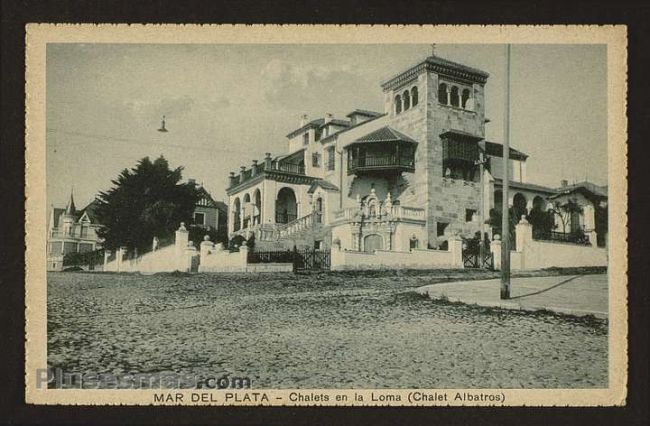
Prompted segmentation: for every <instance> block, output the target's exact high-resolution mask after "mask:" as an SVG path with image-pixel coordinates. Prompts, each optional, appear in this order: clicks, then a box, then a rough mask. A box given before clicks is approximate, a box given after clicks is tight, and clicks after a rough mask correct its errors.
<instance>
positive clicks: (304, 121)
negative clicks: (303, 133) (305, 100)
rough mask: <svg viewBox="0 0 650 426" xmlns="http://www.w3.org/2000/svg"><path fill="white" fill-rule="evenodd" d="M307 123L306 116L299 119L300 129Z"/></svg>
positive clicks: (307, 118) (307, 117)
mask: <svg viewBox="0 0 650 426" xmlns="http://www.w3.org/2000/svg"><path fill="white" fill-rule="evenodd" d="M307 121H309V116H308V115H307V114H303V115H302V117H300V127H302V126H304V125H305V124H307Z"/></svg>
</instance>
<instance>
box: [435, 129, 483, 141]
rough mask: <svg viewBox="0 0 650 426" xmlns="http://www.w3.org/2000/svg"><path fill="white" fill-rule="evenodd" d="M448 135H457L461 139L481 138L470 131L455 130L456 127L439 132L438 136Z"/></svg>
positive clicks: (477, 139) (478, 139)
mask: <svg viewBox="0 0 650 426" xmlns="http://www.w3.org/2000/svg"><path fill="white" fill-rule="evenodd" d="M448 135H452V136H457V137H460V138H462V139H472V140H474V141H480V140H483V137H482V136H477V135H474V134H472V133H469V132H464V131H462V130H456V129H449V130H445V131H444V132H442V133H440V136H443V137H444V136H448Z"/></svg>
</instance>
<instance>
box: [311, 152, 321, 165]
mask: <svg viewBox="0 0 650 426" xmlns="http://www.w3.org/2000/svg"><path fill="white" fill-rule="evenodd" d="M311 165H312V166H313V167H320V154H319V153H317V152H314V153H313V154H312V155H311Z"/></svg>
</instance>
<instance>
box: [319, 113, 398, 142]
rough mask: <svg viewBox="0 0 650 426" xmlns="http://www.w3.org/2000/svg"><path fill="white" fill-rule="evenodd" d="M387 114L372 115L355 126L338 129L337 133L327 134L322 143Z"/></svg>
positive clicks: (321, 140)
mask: <svg viewBox="0 0 650 426" xmlns="http://www.w3.org/2000/svg"><path fill="white" fill-rule="evenodd" d="M385 115H386V114H381V115H378V116H376V117H372V118H370V119H368V120H366V121H362V122H361V123H357V124H355V125H354V126H350V127H348V128H346V129H341V130H339V131H337V132H335V133H332V134H331V135H327V136H325V137H324V138H321V139H320V141H319V142H321V143H323V142H329V141H331V140H332V139H334V138H336V137H337V136H338V135H340V134H342V133H345V132H347V131H348V130H352V129H356V128H357V127H359V126H363V125H364V124H368V123H370V122H371V121H373V120H376V119H378V118H380V117H383V116H385Z"/></svg>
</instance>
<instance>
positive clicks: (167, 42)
mask: <svg viewBox="0 0 650 426" xmlns="http://www.w3.org/2000/svg"><path fill="white" fill-rule="evenodd" d="M171 27H173V26H171ZM31 29H32V35H33V40H34V44H33V46H35V47H33V50H32V56H31V57H30V56H29V51H28V58H27V59H28V61H27V62H28V74H27V77H28V79H27V84H28V92H27V95H28V99H30V101H31V102H33V103H32V104H30V105H33V108H31V109H29V108H28V123H27V124H28V138H30V139H28V147H27V166H28V173H27V179H28V182H31V183H32V186H31V187H30V186H29V185H28V190H31V191H32V192H31V195H30V192H29V191H28V195H27V218H28V223H29V228H28V242H27V255H28V269H27V276H28V282H27V311H28V347H27V352H28V353H27V355H28V360H27V365H26V374H27V378H28V380H27V389H26V392H27V397H28V399H31V401H32V402H35V403H50V404H52V403H56V404H70V403H93V402H92V401H93V398H98V400H97V401H99V398H100V396H99V395H106V396H105V397H102V402H101V403H106V401H111V402H109V403H115V404H158V405H163V404H187V405H201V404H215V405H356V406H364V405H396V406H399V405H407V406H418V405H424V406H433V405H440V406H445V405H555V404H559V403H562V404H564V405H567V404H568V405H620V404H623V403H624V398H625V377H626V364H625V358H624V356H625V355H624V354H625V345H626V341H625V329H626V313H625V312H626V311H625V310H626V285H627V282H626V276H625V272H624V271H625V267H626V257H625V254H624V252H623V251H624V250H625V248H626V228H625V221H626V219H625V211H626V200H625V190H626V189H625V188H626V187H625V168H626V163H625V161H626V160H625V143H626V140H625V115H624V112H621V111H622V105H623V103H624V99H625V98H624V97H625V31H624V30H623V29H621V28H620V27H601V28H600V29H598V28H590V27H580V28H574V29H573V30H572V29H571V28H570V27H562V28H558V29H556V30H555V31H554V29H553V27H547V28H546V29H545V30H543V31H542V30H540V31H537V30H536V28H535V27H527V28H526V27H519V28H517V29H512V28H511V30H512V31H513V33H512V34H511V33H509V32H508V31H497V28H494V29H493V30H494V31H491V30H490V27H464V28H457V29H456V30H455V31H456V32H455V33H453V34H456V36H453V35H450V33H448V32H445V31H447V30H448V29H447V30H445V31H441V30H440V29H437V28H436V27H429V28H427V27H418V28H413V29H411V30H412V31H413V36H411V37H409V38H406V37H402V35H403V34H402V31H409V30H410V29H409V28H408V26H407V27H402V28H401V29H400V28H391V29H389V28H382V27H373V28H365V29H364V31H365V32H363V31H361V29H358V31H359V32H358V33H355V32H354V31H353V30H352V29H350V32H349V34H350V35H349V36H346V34H347V33H346V31H345V30H346V27H345V26H343V27H338V28H329V30H330V32H329V33H328V31H327V30H328V27H324V28H321V29H319V30H318V31H315V29H314V30H312V31H311V32H310V30H309V26H306V27H299V28H294V30H295V31H294V32H293V33H292V36H291V37H293V38H290V37H289V36H288V35H287V34H288V33H287V32H285V31H279V30H277V28H276V30H277V31H278V36H277V38H275V39H274V40H273V41H272V42H270V41H269V42H265V41H264V40H265V37H266V38H269V33H272V32H273V31H274V29H273V28H272V27H268V28H267V27H258V28H254V27H248V28H247V27H239V28H237V27H230V28H219V27H218V26H215V27H213V28H212V29H210V27H204V28H201V29H200V30H199V29H197V33H199V34H200V36H198V37H194V38H193V37H192V32H191V28H183V29H178V28H177V30H178V31H179V32H178V33H177V37H173V36H172V35H171V34H176V33H172V32H171V31H172V30H174V28H168V29H169V32H167V33H165V31H164V29H163V28H153V29H152V28H148V29H147V28H146V26H143V27H141V28H140V29H141V30H143V31H142V33H143V34H144V33H145V32H146V34H147V38H146V40H145V39H144V36H143V37H139V36H138V32H137V30H138V28H129V29H125V28H122V29H120V27H119V26H117V27H112V28H106V29H105V30H106V31H105V32H102V26H101V25H100V26H97V27H92V28H91V27H88V26H85V27H84V26H80V27H75V26H69V27H65V26H63V27H59V28H54V27H51V26H50V27H48V26H47V25H40V26H39V25H35V26H33V27H32V28H31ZM502 29H503V28H502ZM505 29H508V28H507V27H506V28H505ZM77 30H78V31H77ZM151 30H153V31H154V33H153V34H159V35H160V37H159V40H157V41H156V40H155V37H154V38H152V36H151V34H152V33H151ZM147 31H149V32H147ZM211 31H213V32H211ZM382 31H385V33H382ZM463 31H464V32H463ZM521 31H529V34H530V37H529V39H525V38H523V37H521V36H518V35H517V34H516V32H521ZM477 32H478V33H481V32H484V35H483V36H480V37H479V36H477ZM51 34H55V36H53V37H51V38H50V37H49V36H50V35H51ZM28 35H29V31H28ZM301 35H302V36H303V37H302V38H301ZM479 35H480V34H479ZM93 37H97V41H93ZM328 37H330V38H329V39H328ZM545 37H546V38H545ZM269 39H270V38H269ZM408 39H410V40H412V41H410V42H407V40H408ZM152 40H153V41H152ZM526 40H529V41H526ZM547 40H548V41H547ZM30 64H31V65H32V68H31V74H30ZM30 83H31V86H30ZM30 97H31V98H30ZM30 118H31V119H32V121H31V122H30ZM30 129H31V131H30ZM30 161H31V162H32V163H31V164H30ZM30 168H31V170H29V169H30ZM30 173H31V174H30ZM621 248H622V250H621ZM621 271H622V272H621ZM30 333H32V334H31V338H29V336H30ZM143 390H146V392H144V393H143V392H140V391H143ZM136 391H138V392H136ZM66 392H67V393H66ZM98 392H99V393H98ZM102 392H104V393H102ZM134 392H135V393H134ZM572 398H573V399H572ZM572 401H574V402H572ZM98 403H99V402H98Z"/></svg>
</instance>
